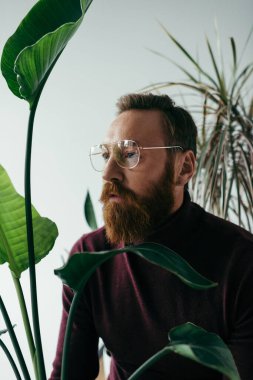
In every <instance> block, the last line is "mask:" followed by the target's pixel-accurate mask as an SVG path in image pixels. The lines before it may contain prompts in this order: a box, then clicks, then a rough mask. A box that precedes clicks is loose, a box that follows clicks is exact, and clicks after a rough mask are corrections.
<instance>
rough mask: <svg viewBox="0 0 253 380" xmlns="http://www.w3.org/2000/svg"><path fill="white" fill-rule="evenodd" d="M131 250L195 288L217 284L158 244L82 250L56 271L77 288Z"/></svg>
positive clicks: (210, 286) (67, 282) (64, 281)
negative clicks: (104, 264)
mask: <svg viewBox="0 0 253 380" xmlns="http://www.w3.org/2000/svg"><path fill="white" fill-rule="evenodd" d="M124 252H132V253H135V254H136V255H138V256H140V257H142V258H144V259H146V260H148V261H150V262H151V263H153V264H156V265H158V266H161V267H162V268H164V269H167V270H168V271H170V272H172V273H174V274H175V275H176V276H177V277H179V278H180V279H181V280H182V281H183V282H184V283H185V284H187V285H188V286H190V287H192V288H194V289H208V288H212V287H214V286H216V285H217V284H216V283H214V282H211V281H210V280H208V279H206V278H205V277H203V276H202V275H200V274H199V273H198V272H196V271H195V269H193V268H192V267H191V266H190V265H189V264H188V263H187V262H186V261H185V260H184V259H183V258H182V257H181V256H179V255H178V254H177V253H175V252H174V251H173V250H171V249H169V248H167V247H165V246H163V245H161V244H157V243H143V244H140V245H137V246H132V247H130V246H128V247H124V248H121V249H115V250H111V251H101V252H82V253H78V254H74V255H73V256H71V257H70V259H69V260H68V262H67V264H66V265H64V266H63V267H62V268H59V269H56V270H55V271H54V272H55V274H56V275H57V276H58V277H60V278H61V280H62V281H63V283H65V284H67V285H68V286H70V287H71V288H72V289H73V290H75V291H78V290H80V289H82V288H83V286H84V285H85V284H86V282H87V281H88V279H89V278H90V276H91V275H92V273H94V271H95V270H96V269H97V268H98V267H99V266H100V265H101V264H103V263H104V262H105V261H107V260H109V259H110V258H112V257H114V256H115V255H117V254H121V253H124Z"/></svg>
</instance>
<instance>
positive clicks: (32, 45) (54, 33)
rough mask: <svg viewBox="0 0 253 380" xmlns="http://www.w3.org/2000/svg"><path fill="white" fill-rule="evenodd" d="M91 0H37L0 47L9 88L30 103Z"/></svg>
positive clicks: (2, 67) (38, 91)
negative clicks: (3, 45)
mask: <svg viewBox="0 0 253 380" xmlns="http://www.w3.org/2000/svg"><path fill="white" fill-rule="evenodd" d="M91 2H92V0H40V1H38V2H37V3H36V4H35V5H34V7H33V8H32V9H31V10H30V11H29V13H28V14H27V16H26V17H25V18H24V19H23V21H22V22H21V23H20V25H19V27H18V28H17V30H16V32H15V33H14V34H13V35H12V36H11V37H10V38H9V40H8V41H7V43H6V44H5V47H4V49H3V55H2V59H1V70H2V73H3V76H4V77H5V79H6V81H7V83H8V86H9V88H10V89H11V91H12V92H13V93H14V94H15V95H16V96H18V97H19V98H21V99H22V98H24V99H26V100H27V101H28V102H29V103H30V106H31V105H32V103H33V101H34V99H35V97H36V95H37V94H39V93H40V92H41V90H42V88H43V86H44V84H45V81H46V79H47V77H48V75H49V73H50V71H51V70H52V68H53V66H54V64H55V62H56V61H57V59H58V57H59V55H60V54H61V52H62V51H63V49H64V47H65V46H66V45H67V43H68V41H69V40H70V38H71V37H72V36H73V34H74V33H75V32H76V30H77V28H78V27H79V25H80V23H81V22H82V19H83V17H84V14H85V12H86V11H87V9H88V8H89V6H90V4H91Z"/></svg>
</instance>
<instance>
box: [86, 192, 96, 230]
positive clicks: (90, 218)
mask: <svg viewBox="0 0 253 380" xmlns="http://www.w3.org/2000/svg"><path fill="white" fill-rule="evenodd" d="M84 216H85V219H86V221H87V223H88V225H89V226H90V228H91V229H92V230H96V229H97V228H98V226H97V221H96V216H95V212H94V208H93V204H92V201H91V197H90V193H89V191H87V194H86V198H85V202H84Z"/></svg>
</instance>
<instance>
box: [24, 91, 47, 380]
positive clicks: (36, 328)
mask: <svg viewBox="0 0 253 380" xmlns="http://www.w3.org/2000/svg"><path fill="white" fill-rule="evenodd" d="M39 95H40V94H39ZM38 101H39V96H38V97H37V98H36V99H35V101H34V102H33V104H32V106H31V109H30V116H29V122H28V132H27V142H26V158H25V211H26V226H27V245H28V254H29V274H30V292H31V305H32V319H33V332H34V340H35V346H36V354H37V355H36V359H37V363H36V365H37V368H38V373H39V380H46V370H45V363H44V357H43V350H42V343H41V335H40V324H39V312H38V298H37V285H36V271H35V254H34V239H33V224H32V203H31V180H30V177H31V151H32V136H33V124H34V117H35V112H36V108H37V105H38Z"/></svg>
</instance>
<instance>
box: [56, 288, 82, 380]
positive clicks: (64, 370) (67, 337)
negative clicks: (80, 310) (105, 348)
mask: <svg viewBox="0 0 253 380" xmlns="http://www.w3.org/2000/svg"><path fill="white" fill-rule="evenodd" d="M82 290H83V287H81V289H79V290H78V291H77V292H76V293H75V294H74V298H73V300H72V303H71V306H70V311H69V316H68V321H67V326H66V331H65V337H64V344H63V354H62V367H61V380H68V355H69V348H70V338H71V333H72V325H73V321H74V316H75V311H76V308H77V305H78V301H79V298H80V295H81V293H82Z"/></svg>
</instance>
